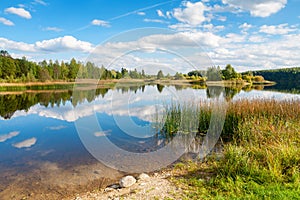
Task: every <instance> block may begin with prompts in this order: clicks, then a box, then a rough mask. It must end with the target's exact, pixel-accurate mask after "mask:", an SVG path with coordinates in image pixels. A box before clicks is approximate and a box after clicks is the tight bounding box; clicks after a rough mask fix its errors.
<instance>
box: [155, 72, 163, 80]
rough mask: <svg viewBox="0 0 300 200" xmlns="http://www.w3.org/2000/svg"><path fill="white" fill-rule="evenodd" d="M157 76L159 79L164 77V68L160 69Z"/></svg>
mask: <svg viewBox="0 0 300 200" xmlns="http://www.w3.org/2000/svg"><path fill="white" fill-rule="evenodd" d="M156 78H157V79H162V78H164V74H163V72H162V70H159V71H158V72H157V76H156Z"/></svg>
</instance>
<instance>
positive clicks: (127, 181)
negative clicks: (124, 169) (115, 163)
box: [119, 176, 136, 188]
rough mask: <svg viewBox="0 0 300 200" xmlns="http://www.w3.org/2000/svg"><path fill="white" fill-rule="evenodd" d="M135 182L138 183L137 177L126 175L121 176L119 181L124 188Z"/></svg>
mask: <svg viewBox="0 0 300 200" xmlns="http://www.w3.org/2000/svg"><path fill="white" fill-rule="evenodd" d="M135 183H136V179H135V178H134V177H133V176H125V177H123V178H121V179H120V181H119V184H120V187H122V188H126V187H130V186H132V185H133V184H135Z"/></svg>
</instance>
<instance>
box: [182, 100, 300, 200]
mask: <svg viewBox="0 0 300 200" xmlns="http://www.w3.org/2000/svg"><path fill="white" fill-rule="evenodd" d="M200 114H201V115H202V116H200V117H199V119H201V117H203V118H205V119H206V117H207V115H209V114H207V113H205V114H204V115H203V113H201V112H200ZM203 121H207V120H203ZM203 121H201V122H203ZM199 124H200V123H199ZM206 125H207V124H204V125H201V126H202V128H203V129H206V128H207V127H206ZM199 130H200V129H199ZM222 137H225V138H227V139H228V140H227V142H226V143H225V144H224V149H223V157H222V158H221V159H218V160H211V159H208V160H209V161H207V163H206V164H207V165H209V171H210V172H212V173H211V174H210V175H209V178H207V179H203V174H205V173H203V171H202V170H204V169H203V168H201V167H199V168H195V169H194V170H193V171H189V172H187V174H184V175H182V176H181V178H178V180H179V184H181V186H182V187H183V188H185V189H186V191H187V192H186V198H194V199H198V198H203V199H215V198H217V199H300V101H298V100H286V101H276V100H238V101H233V102H230V103H229V106H228V109H227V113H226V118H225V123H224V129H223V131H222ZM206 170H207V169H206ZM199 172H200V173H199ZM190 174H193V176H191V175H190ZM177 182H178V181H177Z"/></svg>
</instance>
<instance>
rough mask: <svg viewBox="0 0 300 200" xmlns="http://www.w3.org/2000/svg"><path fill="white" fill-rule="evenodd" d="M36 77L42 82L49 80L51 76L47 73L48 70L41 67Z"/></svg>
mask: <svg viewBox="0 0 300 200" xmlns="http://www.w3.org/2000/svg"><path fill="white" fill-rule="evenodd" d="M38 79H39V80H40V81H43V82H45V81H48V80H51V76H50V75H49V72H48V70H47V69H45V68H41V69H40V71H39V75H38Z"/></svg>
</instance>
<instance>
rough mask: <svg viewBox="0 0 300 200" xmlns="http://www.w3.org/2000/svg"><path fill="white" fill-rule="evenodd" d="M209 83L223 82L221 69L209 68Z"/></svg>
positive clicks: (207, 73)
mask: <svg viewBox="0 0 300 200" xmlns="http://www.w3.org/2000/svg"><path fill="white" fill-rule="evenodd" d="M206 75H207V80H208V81H221V80H222V76H221V70H220V67H219V66H218V67H215V66H214V67H209V68H208V69H207V72H206Z"/></svg>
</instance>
